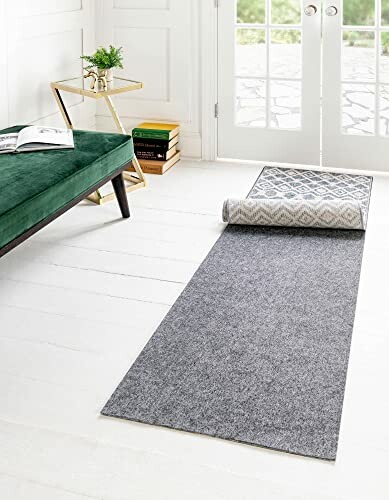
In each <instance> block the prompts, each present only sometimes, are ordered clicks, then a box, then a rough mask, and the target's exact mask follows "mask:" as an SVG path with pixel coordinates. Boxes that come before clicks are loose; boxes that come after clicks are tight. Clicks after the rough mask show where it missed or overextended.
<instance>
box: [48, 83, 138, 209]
mask: <svg viewBox="0 0 389 500" xmlns="http://www.w3.org/2000/svg"><path fill="white" fill-rule="evenodd" d="M50 87H51V89H52V91H53V94H54V97H55V100H56V101H57V104H58V107H59V109H60V111H61V114H62V117H63V119H64V121H65V124H66V126H67V128H70V129H73V128H74V127H73V124H72V121H71V119H70V116H69V113H68V111H67V109H66V107H65V104H64V102H63V99H62V96H61V93H60V92H61V91H62V92H70V93H72V94H78V95H82V96H85V97H91V98H92V99H104V100H105V102H106V103H107V106H108V109H109V111H110V113H111V115H112V118H113V120H114V122H115V125H116V128H117V130H118V132H119V133H121V134H126V135H127V132H126V130H125V128H124V126H123V124H122V122H121V120H120V118H119V115H118V113H117V111H116V108H115V106H114V104H113V101H112V98H111V96H113V95H116V94H122V93H124V92H131V91H132V90H138V89H141V88H143V83H142V82H137V81H135V80H129V79H127V78H119V77H114V79H113V81H112V82H109V83H108V88H107V90H102V89H100V88H99V89H97V91H94V90H92V89H90V88H89V81H88V80H86V79H85V78H83V77H79V78H71V79H69V80H60V81H58V82H51V83H50ZM132 166H133V168H134V170H135V173H136V175H133V174H130V172H127V171H125V172H123V177H124V179H125V180H126V181H129V183H130V184H127V185H126V191H127V193H129V192H131V191H135V190H136V189H140V188H143V187H146V185H147V183H146V178H145V176H144V173H143V172H142V169H141V166H140V165H139V162H138V160H137V158H136V156H134V159H133V160H132ZM114 198H115V194H114V193H109V194H107V195H105V196H103V195H102V194H101V193H100V191H96V193H93V195H91V196H89V197H88V199H89V200H91V201H93V202H95V203H97V204H99V205H102V204H103V203H106V202H107V201H111V200H113V199H114Z"/></svg>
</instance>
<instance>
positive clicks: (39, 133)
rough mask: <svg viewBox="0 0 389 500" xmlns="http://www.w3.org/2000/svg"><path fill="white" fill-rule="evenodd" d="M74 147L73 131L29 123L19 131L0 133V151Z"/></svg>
mask: <svg viewBox="0 0 389 500" xmlns="http://www.w3.org/2000/svg"><path fill="white" fill-rule="evenodd" d="M71 148H74V140H73V131H72V130H69V129H67V128H55V127H40V126H36V125H31V126H30V127H25V128H23V129H22V130H21V131H20V132H16V133H10V134H0V153H27V152H31V151H45V150H48V149H71Z"/></svg>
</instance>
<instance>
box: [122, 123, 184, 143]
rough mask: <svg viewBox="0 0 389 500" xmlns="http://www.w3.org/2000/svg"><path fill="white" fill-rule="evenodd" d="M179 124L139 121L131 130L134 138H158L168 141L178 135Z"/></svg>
mask: <svg viewBox="0 0 389 500" xmlns="http://www.w3.org/2000/svg"><path fill="white" fill-rule="evenodd" d="M178 132H179V126H178V125H177V124H175V123H141V124H140V125H139V127H136V128H134V129H133V131H132V136H133V137H134V139H136V138H138V139H160V140H164V141H170V140H171V139H173V137H175V136H176V135H178Z"/></svg>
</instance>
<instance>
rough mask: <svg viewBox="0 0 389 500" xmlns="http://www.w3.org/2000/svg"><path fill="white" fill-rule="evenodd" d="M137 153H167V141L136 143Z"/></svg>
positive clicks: (136, 141)
mask: <svg viewBox="0 0 389 500" xmlns="http://www.w3.org/2000/svg"><path fill="white" fill-rule="evenodd" d="M134 148H135V151H141V150H143V151H145V150H147V151H157V152H158V153H165V152H166V151H168V149H169V143H168V142H167V141H158V142H147V141H138V140H135V141H134Z"/></svg>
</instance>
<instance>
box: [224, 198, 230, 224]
mask: <svg viewBox="0 0 389 500" xmlns="http://www.w3.org/2000/svg"><path fill="white" fill-rule="evenodd" d="M229 205H230V200H229V199H228V200H225V201H224V203H223V212H222V217H223V222H230V220H229V218H230V212H229Z"/></svg>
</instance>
